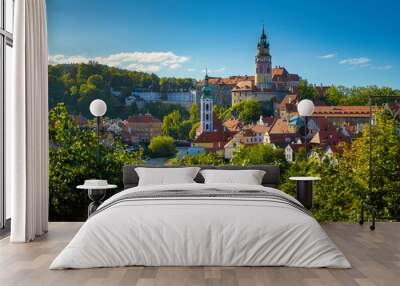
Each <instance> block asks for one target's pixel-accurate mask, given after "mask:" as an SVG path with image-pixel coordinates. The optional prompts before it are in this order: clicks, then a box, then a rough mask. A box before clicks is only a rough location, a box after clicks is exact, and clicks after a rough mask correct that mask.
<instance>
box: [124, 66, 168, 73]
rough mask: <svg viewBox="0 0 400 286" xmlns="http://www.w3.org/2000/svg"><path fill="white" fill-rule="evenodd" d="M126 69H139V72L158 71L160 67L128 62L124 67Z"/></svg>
mask: <svg viewBox="0 0 400 286" xmlns="http://www.w3.org/2000/svg"><path fill="white" fill-rule="evenodd" d="M126 68H127V69H128V70H132V71H140V72H150V73H151V72H158V71H159V70H160V69H161V67H160V66H156V65H144V64H130V65H128V66H127V67H126Z"/></svg>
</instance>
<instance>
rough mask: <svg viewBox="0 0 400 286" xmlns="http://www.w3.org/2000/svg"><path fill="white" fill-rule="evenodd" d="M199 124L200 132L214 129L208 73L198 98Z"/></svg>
mask: <svg viewBox="0 0 400 286" xmlns="http://www.w3.org/2000/svg"><path fill="white" fill-rule="evenodd" d="M200 126H201V131H202V132H210V131H214V127H213V99H212V96H211V89H210V86H209V85H208V74H207V72H206V76H205V77H204V87H203V94H202V96H201V98H200Z"/></svg>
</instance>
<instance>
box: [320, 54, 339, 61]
mask: <svg viewBox="0 0 400 286" xmlns="http://www.w3.org/2000/svg"><path fill="white" fill-rule="evenodd" d="M336 56H337V53H334V54H327V55H322V56H318V57H317V58H319V59H322V60H326V59H333V58H335V57H336Z"/></svg>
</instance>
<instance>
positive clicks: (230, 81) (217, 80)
mask: <svg viewBox="0 0 400 286" xmlns="http://www.w3.org/2000/svg"><path fill="white" fill-rule="evenodd" d="M244 80H253V81H254V76H247V75H245V76H240V75H238V76H230V77H225V78H224V77H208V83H209V84H221V85H222V84H227V85H236V84H238V83H239V82H241V81H244ZM198 83H199V84H204V80H200V81H198Z"/></svg>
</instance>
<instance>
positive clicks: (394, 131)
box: [171, 110, 400, 221]
mask: <svg viewBox="0 0 400 286" xmlns="http://www.w3.org/2000/svg"><path fill="white" fill-rule="evenodd" d="M372 130H373V131H372V132H373V136H372V138H373V141H372V162H373V163H372V164H373V165H372V166H373V168H372V173H373V176H372V193H369V189H368V180H369V130H368V128H364V130H363V133H362V135H361V136H360V137H358V138H356V139H354V140H353V142H352V144H351V145H342V146H341V149H342V153H341V154H337V155H335V157H334V158H328V157H325V158H324V159H322V160H320V159H319V158H317V157H315V156H311V158H309V159H308V160H306V159H305V156H304V151H300V152H299V153H298V154H297V156H296V160H295V162H293V163H290V164H288V163H287V162H286V161H285V157H284V151H283V149H279V148H277V149H274V148H272V147H271V146H269V145H255V146H253V147H244V146H240V147H239V148H238V149H237V150H235V151H234V153H233V157H232V159H231V160H230V161H229V162H227V161H225V160H224V159H223V158H221V157H219V156H218V155H216V154H211V153H210V154H197V155H195V156H185V157H184V158H183V159H177V158H176V159H174V160H172V162H171V163H172V164H175V165H203V164H205V165H208V164H209V165H223V164H232V165H244V166H245V165H258V164H274V165H278V166H280V168H281V173H282V184H281V185H280V189H281V190H282V191H285V192H287V193H289V194H291V195H295V190H296V184H295V182H294V181H291V180H289V177H291V176H319V177H320V178H321V181H319V182H316V183H315V184H314V200H313V208H312V213H313V215H314V217H315V218H316V219H317V220H319V221H356V220H358V219H359V215H360V206H361V204H362V202H369V199H371V200H370V202H372V204H373V205H374V207H375V208H376V209H377V213H378V217H388V216H389V217H397V218H398V217H400V192H399V189H400V137H399V122H398V121H396V120H395V119H393V117H392V116H391V115H390V114H389V113H388V111H384V110H377V111H376V114H375V125H374V127H373V129H372Z"/></svg>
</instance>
